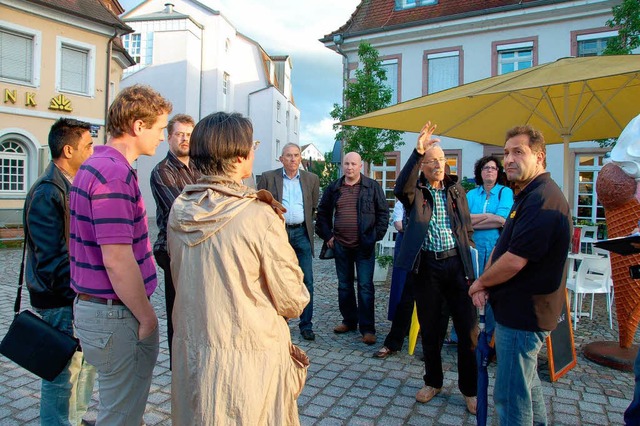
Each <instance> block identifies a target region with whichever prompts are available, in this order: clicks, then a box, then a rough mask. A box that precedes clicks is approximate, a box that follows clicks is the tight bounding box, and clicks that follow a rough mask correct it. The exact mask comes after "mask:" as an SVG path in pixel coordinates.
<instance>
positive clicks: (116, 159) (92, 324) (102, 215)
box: [69, 85, 172, 426]
mask: <svg viewBox="0 0 640 426" xmlns="http://www.w3.org/2000/svg"><path fill="white" fill-rule="evenodd" d="M171 109H172V107H171V103H170V102H169V101H167V100H165V99H164V98H163V97H162V96H161V95H160V94H159V93H158V92H156V91H155V90H153V89H152V88H150V87H148V86H141V85H135V86H132V87H128V88H126V89H124V90H123V91H121V92H120V93H119V94H118V96H117V97H116V99H115V100H114V101H113V103H112V104H111V107H110V108H109V112H108V115H107V129H106V130H107V133H108V134H109V139H108V140H107V144H106V146H97V147H95V151H94V157H92V158H90V159H89V161H86V162H85V163H84V164H83V165H82V167H81V168H80V171H79V172H78V174H77V175H76V177H75V179H74V183H73V187H72V188H71V196H70V209H71V235H70V247H69V251H70V255H71V287H72V288H73V289H74V290H75V292H76V293H78V296H77V298H76V302H75V304H74V313H75V331H76V335H77V336H78V338H79V339H80V343H81V344H82V348H83V351H84V354H85V357H86V359H87V361H88V362H89V363H90V364H92V365H94V366H95V367H96V369H97V371H98V385H99V406H98V419H97V424H114V425H115V424H117V425H132V426H138V425H140V424H141V422H142V416H143V414H144V409H145V406H146V403H147V397H148V395H149V388H150V386H151V378H152V373H153V367H154V366H155V363H156V359H157V357H158V344H159V334H158V318H157V316H156V313H155V311H154V309H153V306H152V305H151V303H150V301H149V297H150V296H151V294H152V293H153V291H154V290H155V288H156V285H157V280H156V270H155V265H154V263H153V258H152V254H151V244H150V242H149V235H148V234H149V229H148V224H147V216H146V211H145V207H144V201H143V200H142V195H141V193H140V188H139V186H138V177H137V175H136V172H135V170H134V169H133V168H132V167H131V164H133V162H134V161H135V160H136V159H137V158H138V157H139V156H140V155H153V154H154V153H155V151H156V148H157V147H158V145H159V144H160V142H162V141H163V140H164V129H165V128H166V127H167V117H168V115H169V113H171Z"/></svg>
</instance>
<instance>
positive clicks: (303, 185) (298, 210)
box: [258, 143, 320, 340]
mask: <svg viewBox="0 0 640 426" xmlns="http://www.w3.org/2000/svg"><path fill="white" fill-rule="evenodd" d="M301 160H302V158H301V153H300V147H299V146H298V145H296V144H294V143H288V144H286V145H285V146H284V147H283V148H282V155H281V156H280V162H281V163H282V166H283V167H281V168H279V169H275V170H271V171H268V172H264V173H263V174H262V176H261V178H260V180H259V181H258V189H266V190H267V191H269V192H271V194H273V197H274V198H275V199H276V200H278V201H279V202H281V203H282V204H283V205H284V207H285V208H286V209H287V212H286V213H285V214H284V219H285V227H286V228H287V236H288V237H289V243H290V244H291V247H293V249H294V250H295V252H296V256H297V257H298V264H299V265H300V269H302V273H303V274H304V285H305V286H306V287H307V290H309V295H310V296H311V299H310V300H309V304H308V305H307V307H306V308H304V311H303V312H302V315H300V334H301V335H302V337H303V338H304V339H305V340H315V338H316V335H315V333H314V332H313V322H312V318H313V268H312V258H313V215H314V213H315V211H316V207H317V205H318V197H319V193H320V179H319V178H318V176H316V175H315V174H313V173H309V172H306V171H304V170H300V161H301Z"/></svg>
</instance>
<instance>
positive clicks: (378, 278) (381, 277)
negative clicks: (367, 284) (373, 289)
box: [373, 262, 389, 283]
mask: <svg viewBox="0 0 640 426" xmlns="http://www.w3.org/2000/svg"><path fill="white" fill-rule="evenodd" d="M388 275H389V268H382V267H381V266H380V265H378V263H377V262H376V267H375V269H374V270H373V282H376V283H378V282H385V281H387V276H388Z"/></svg>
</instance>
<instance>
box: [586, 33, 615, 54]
mask: <svg viewBox="0 0 640 426" xmlns="http://www.w3.org/2000/svg"><path fill="white" fill-rule="evenodd" d="M617 35H618V31H605V32H599V33H589V34H580V35H578V36H576V56H580V42H583V41H594V40H607V39H610V38H612V37H616V36H617ZM604 47H607V45H606V43H605V46H604ZM601 54H602V51H599V52H597V53H596V56H600V55H601ZM582 56H593V55H582Z"/></svg>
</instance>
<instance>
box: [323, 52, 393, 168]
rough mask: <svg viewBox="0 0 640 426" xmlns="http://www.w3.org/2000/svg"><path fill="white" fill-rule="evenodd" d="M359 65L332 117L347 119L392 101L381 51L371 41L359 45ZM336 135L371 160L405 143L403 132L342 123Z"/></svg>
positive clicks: (348, 148) (347, 149) (346, 148)
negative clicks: (381, 62)
mask: <svg viewBox="0 0 640 426" xmlns="http://www.w3.org/2000/svg"><path fill="white" fill-rule="evenodd" d="M358 58H359V61H360V67H359V68H358V70H356V79H355V81H349V82H347V83H346V84H347V86H346V89H345V93H344V105H338V104H334V105H333V110H332V111H331V117H332V118H334V119H336V120H339V121H344V120H347V119H349V118H353V117H357V116H359V115H362V114H366V113H369V112H373V111H377V110H379V109H381V108H384V107H387V106H389V104H391V95H392V93H393V92H392V90H391V89H390V88H389V87H388V86H387V85H386V84H385V83H384V82H385V81H386V80H387V72H386V70H385V69H384V68H383V67H382V66H381V65H380V59H379V55H378V51H377V50H376V49H375V48H373V47H372V46H371V45H370V44H369V43H366V42H362V43H360V46H359V47H358ZM333 128H334V130H336V131H338V134H337V135H336V137H337V138H338V139H341V140H343V141H344V151H345V152H351V151H355V152H357V153H359V154H360V156H361V157H362V159H363V160H364V161H366V162H368V163H381V162H382V161H383V160H384V153H385V152H389V151H394V150H395V149H396V148H397V147H399V146H401V145H403V144H404V142H402V140H401V139H400V135H401V134H402V133H401V132H398V131H396V130H384V129H371V128H367V127H358V126H340V125H339V124H335V125H334V126H333Z"/></svg>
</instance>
